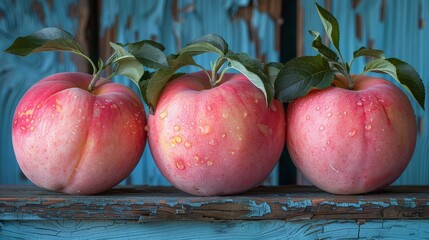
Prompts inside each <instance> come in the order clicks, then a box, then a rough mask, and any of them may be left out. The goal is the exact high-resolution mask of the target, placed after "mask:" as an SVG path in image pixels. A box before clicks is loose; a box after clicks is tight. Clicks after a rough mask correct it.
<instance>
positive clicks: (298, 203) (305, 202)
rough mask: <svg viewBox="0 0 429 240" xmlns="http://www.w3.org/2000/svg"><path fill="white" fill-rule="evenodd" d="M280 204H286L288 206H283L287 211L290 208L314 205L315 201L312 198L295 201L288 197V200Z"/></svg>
mask: <svg viewBox="0 0 429 240" xmlns="http://www.w3.org/2000/svg"><path fill="white" fill-rule="evenodd" d="M280 204H285V205H286V206H282V209H283V210H285V211H287V210H289V208H306V207H311V206H313V203H312V202H311V200H310V199H304V200H302V201H294V200H292V199H288V201H287V202H281V203H280Z"/></svg>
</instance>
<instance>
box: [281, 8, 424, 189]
mask: <svg viewBox="0 0 429 240" xmlns="http://www.w3.org/2000/svg"><path fill="white" fill-rule="evenodd" d="M316 6H317V10H318V13H319V16H320V19H321V20H322V23H323V26H324V28H325V32H326V33H327V37H328V39H329V40H330V42H331V43H332V46H333V47H334V50H335V51H334V50H332V49H331V48H329V47H328V46H327V45H325V44H324V43H323V41H322V38H321V35H320V34H319V33H318V32H316V31H310V33H311V34H312V35H313V36H314V37H315V38H314V40H313V43H312V47H313V48H314V49H315V50H316V51H317V52H318V53H319V54H318V55H316V56H303V57H297V58H294V59H291V60H290V61H288V62H286V63H285V65H284V67H283V68H282V69H281V70H280V72H279V73H278V75H277V79H276V88H277V89H276V97H277V98H278V99H281V100H282V101H288V102H289V105H288V107H287V110H286V118H287V119H286V126H287V127H286V128H287V130H286V132H287V137H286V144H287V149H288V151H289V154H290V156H291V159H292V161H293V162H294V163H295V165H296V167H297V168H298V169H299V170H300V171H301V172H302V173H303V174H304V176H306V177H307V178H308V179H309V180H310V181H311V182H312V183H313V184H314V185H316V186H317V187H319V188H321V189H323V190H325V191H327V192H330V193H335V194H361V193H367V192H371V191H375V190H380V189H383V188H384V187H386V186H388V185H390V184H391V183H392V182H394V181H395V180H396V179H397V178H398V177H399V176H400V175H401V174H402V172H403V171H404V170H405V168H406V167H407V165H408V163H409V161H410V159H411V157H412V155H413V152H414V148H415V145H416V137H417V127H416V118H415V116H414V109H413V107H412V105H411V103H410V101H409V99H408V96H407V95H406V94H405V93H404V92H403V90H402V89H400V88H399V87H397V86H396V85H395V84H393V83H392V82H390V81H387V80H385V79H383V78H379V77H375V76H370V75H367V73H368V72H376V73H385V74H389V75H390V76H391V77H392V78H393V79H395V80H397V81H398V82H399V83H400V84H402V85H403V86H405V89H407V90H408V91H409V93H410V94H411V96H413V97H414V98H415V99H416V100H417V102H418V103H419V104H420V106H421V107H422V108H424V102H425V90H424V85H423V82H422V80H421V78H420V76H419V75H418V73H417V72H416V70H415V69H414V68H412V67H411V66H410V65H409V64H407V63H405V62H403V61H402V60H399V59H397V58H385V56H384V53H383V51H381V50H378V49H371V48H365V47H362V48H360V49H358V50H356V51H355V52H353V59H352V60H351V61H350V62H345V61H344V59H343V57H342V56H341V52H340V49H339V36H340V34H339V28H338V22H337V20H336V19H335V17H334V16H332V15H331V14H330V13H329V12H328V11H327V10H326V9H324V8H322V7H320V6H319V5H318V4H317V3H316ZM359 57H366V58H367V60H368V61H367V63H366V65H365V67H364V71H363V73H361V74H359V75H354V74H350V69H352V63H353V62H354V61H355V60H356V59H357V58H359Z"/></svg>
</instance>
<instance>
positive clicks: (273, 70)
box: [264, 62, 283, 86]
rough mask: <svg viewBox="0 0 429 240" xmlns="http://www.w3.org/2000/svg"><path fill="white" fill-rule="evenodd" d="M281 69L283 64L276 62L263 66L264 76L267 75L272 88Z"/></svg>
mask: <svg viewBox="0 0 429 240" xmlns="http://www.w3.org/2000/svg"><path fill="white" fill-rule="evenodd" d="M282 67H283V64H281V63H278V62H270V63H268V64H266V65H265V66H264V72H265V75H267V77H268V80H270V83H271V85H273V86H274V84H275V81H276V78H277V75H278V74H279V72H280V69H282Z"/></svg>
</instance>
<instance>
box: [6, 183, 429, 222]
mask: <svg viewBox="0 0 429 240" xmlns="http://www.w3.org/2000/svg"><path fill="white" fill-rule="evenodd" d="M310 219H323V220H333V219H336V220H359V221H365V220H373V219H377V220H383V219H414V220H416V219H417V220H422V219H429V187H427V186H425V187H418V186H410V187H391V188H387V189H385V190H383V191H381V192H375V193H371V194H364V195H332V194H328V193H326V192H323V191H321V190H319V189H317V188H314V187H298V186H281V187H258V188H255V189H253V190H251V191H248V192H246V193H243V194H237V195H233V196H215V197H196V196H191V195H188V194H185V193H183V192H181V191H179V190H177V189H175V188H171V187H146V186H136V187H118V188H115V189H113V190H111V191H109V192H107V193H105V194H100V195H93V196H79V195H64V194H61V193H56V192H51V191H46V190H42V189H40V188H36V187H29V186H4V185H3V186H0V220H115V221H117V220H128V221H134V222H150V221H183V220H185V221H225V220H286V221H296V220H310Z"/></svg>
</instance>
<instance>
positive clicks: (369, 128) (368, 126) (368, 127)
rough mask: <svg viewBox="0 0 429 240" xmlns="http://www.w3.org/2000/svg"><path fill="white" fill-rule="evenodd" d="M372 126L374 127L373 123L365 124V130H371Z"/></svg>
mask: <svg viewBox="0 0 429 240" xmlns="http://www.w3.org/2000/svg"><path fill="white" fill-rule="evenodd" d="M371 128H372V125H371V124H369V123H368V124H365V130H367V131H369V130H371Z"/></svg>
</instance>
